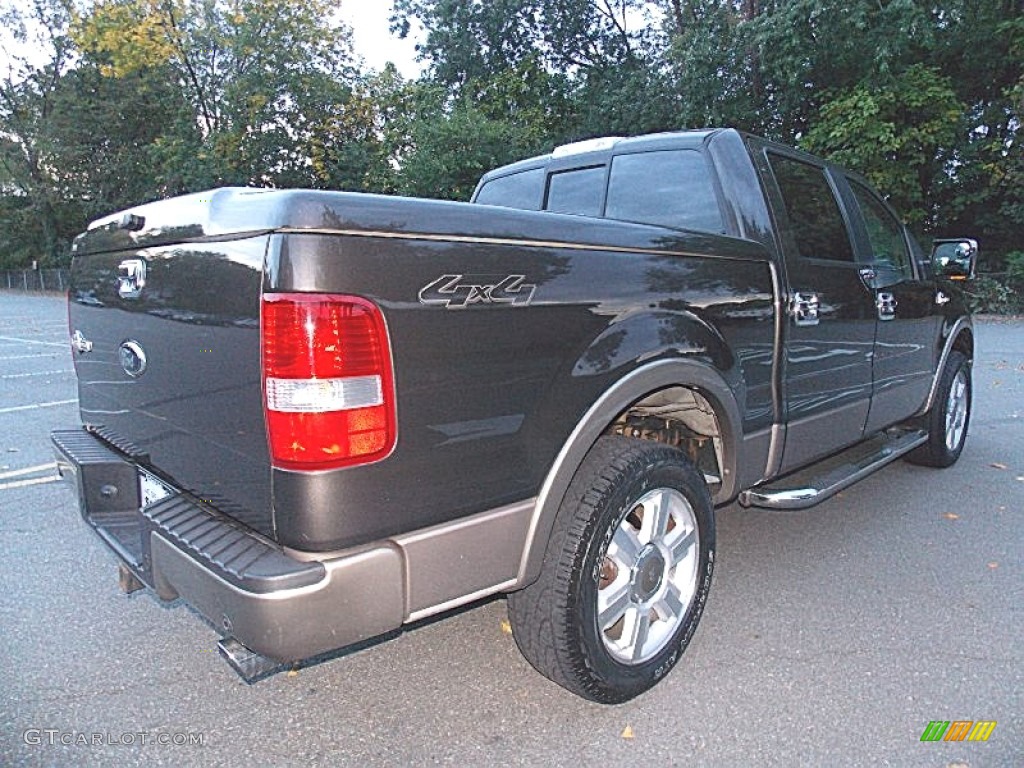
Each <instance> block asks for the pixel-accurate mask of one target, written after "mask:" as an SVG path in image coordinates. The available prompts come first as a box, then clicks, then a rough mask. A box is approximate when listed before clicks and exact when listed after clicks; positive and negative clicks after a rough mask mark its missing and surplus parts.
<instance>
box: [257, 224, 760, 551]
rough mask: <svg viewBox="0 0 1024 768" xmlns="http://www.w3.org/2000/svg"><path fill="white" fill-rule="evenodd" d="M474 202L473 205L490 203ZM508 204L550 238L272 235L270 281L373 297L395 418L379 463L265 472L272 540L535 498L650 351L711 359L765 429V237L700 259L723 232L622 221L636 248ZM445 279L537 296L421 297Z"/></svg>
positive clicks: (422, 522) (332, 543) (381, 531)
mask: <svg viewBox="0 0 1024 768" xmlns="http://www.w3.org/2000/svg"><path fill="white" fill-rule="evenodd" d="M474 208H475V210H474V212H473V215H474V216H477V217H486V216H487V215H488V210H490V211H492V212H496V211H498V209H488V208H487V207H486V206H476V207H474ZM466 210H467V211H468V210H470V209H468V208H467V209H466ZM500 215H501V216H503V217H505V218H508V217H509V216H515V215H516V214H512V213H510V212H507V211H504V212H500ZM519 215H521V216H523V217H524V221H523V227H522V230H523V231H530V230H529V227H528V224H529V221H527V220H526V219H530V217H537V216H540V217H542V219H541V220H544V221H547V222H551V221H552V218H554V219H557V220H559V221H560V222H561V223H560V224H559V226H560V227H561V230H562V237H561V238H560V241H559V242H554V241H552V240H551V239H548V238H545V239H544V240H539V241H528V240H522V241H517V240H511V239H497V238H478V237H465V238H459V237H449V238H440V237H436V236H416V235H409V236H400V235H399V236H396V235H394V234H392V233H374V232H371V231H359V232H355V231H353V230H347V231H346V232H345V233H326V232H320V233H299V232H297V233H289V234H286V235H277V236H274V237H273V238H272V242H271V248H270V251H269V253H268V262H267V265H266V269H265V285H264V289H265V290H272V291H324V292H335V293H348V294H352V295H359V296H364V297H366V298H369V299H371V300H372V301H374V302H376V303H377V304H378V305H379V306H381V307H382V309H383V311H384V315H385V318H386V321H387V324H388V329H389V334H390V338H391V344H392V350H393V356H394V365H395V376H396V390H397V406H398V423H399V428H398V444H397V447H396V449H395V451H394V453H393V454H392V455H391V456H390V457H389V458H387V459H385V460H383V461H380V462H378V463H376V464H373V465H368V466H362V467H356V468H352V469H346V470H339V471H332V472H326V473H320V474H316V475H309V474H297V473H292V472H287V471H282V470H275V471H274V478H273V485H274V503H275V519H276V525H277V533H278V537H279V539H280V540H281V541H282V543H284V544H286V545H289V546H292V547H295V548H297V549H302V550H328V549H336V548H342V547H345V546H350V545H354V544H360V543H363V542H366V541H371V540H373V539H377V538H381V537H384V536H388V535H393V534H397V533H400V532H403V531H409V530H414V529H420V528H423V527H425V526H429V525H432V524H437V523H442V522H446V521H449V520H453V519H456V518H459V517H462V516H465V515H469V514H472V513H475V512H481V511H484V510H488V509H493V508H496V507H499V506H502V505H504V504H509V503H513V502H516V501H521V500H523V499H528V498H531V497H532V496H535V495H536V494H537V492H538V490H539V488H540V486H541V484H542V482H543V480H544V477H545V475H546V473H547V472H548V470H549V469H550V467H551V465H552V462H553V461H554V459H555V456H556V455H557V453H558V451H559V449H560V448H561V446H562V444H563V443H564V441H565V440H566V438H567V437H568V435H569V434H570V433H571V432H572V430H573V428H574V427H575V426H576V424H577V423H578V421H579V420H580V418H581V417H582V416H583V414H584V413H585V412H586V411H587V409H588V408H589V407H590V405H591V404H593V403H594V402H595V401H596V400H597V399H598V398H599V397H600V395H601V394H602V393H603V392H604V391H606V390H607V389H608V388H609V387H610V386H612V384H614V383H615V382H616V381H618V380H619V379H620V378H622V377H623V376H625V375H626V374H627V373H629V372H630V371H632V370H634V369H635V368H636V367H638V366H639V365H641V364H643V363H645V362H650V361H654V360H658V359H663V358H671V357H680V356H684V357H691V358H695V359H699V360H701V361H703V362H705V363H707V364H708V365H710V366H712V367H714V368H715V369H716V370H718V371H719V372H720V373H721V375H722V377H723V379H724V380H725V381H726V382H727V384H728V386H729V388H730V389H731V390H732V392H733V393H734V395H735V397H736V400H737V403H738V405H739V410H740V412H741V414H742V416H743V425H742V429H743V431H744V432H745V433H746V432H752V431H755V430H759V429H763V428H766V427H768V426H769V425H770V423H771V420H772V398H771V381H772V372H773V368H772V349H773V338H774V314H773V294H772V280H771V273H770V268H769V265H768V262H767V258H768V257H767V254H766V253H765V252H764V250H763V249H760V248H757V247H754V246H752V245H751V244H749V243H741V242H740V241H729V242H730V243H732V247H733V248H734V250H735V251H736V252H738V253H740V254H742V255H743V257H744V258H713V257H705V256H698V255H696V251H697V250H698V248H699V249H704V248H707V249H709V250H711V251H712V252H714V251H728V250H729V247H730V246H729V245H728V244H726V245H725V246H723V245H722V243H721V242H719V241H727V240H728V239H727V238H707V237H703V236H695V235H683V234H681V233H672V231H670V230H661V229H657V228H650V227H636V226H634V225H622V226H621V230H622V232H623V233H625V234H624V235H623V238H622V239H624V240H628V239H630V238H632V239H633V240H634V241H635V242H636V245H637V247H636V248H632V249H629V248H626V247H625V246H619V247H616V248H614V249H613V248H610V247H608V246H598V245H595V244H591V245H587V244H586V243H583V244H579V245H573V244H572V243H578V242H579V240H580V239H586V238H585V237H582V236H581V237H574V235H582V233H583V232H584V231H585V229H586V227H587V226H588V225H589V224H590V223H591V220H587V219H583V218H576V217H561V216H554V217H553V215H551V214H526V213H523V214H519ZM602 226H604V227H608V226H609V225H608V224H604V225H602ZM686 254H690V255H686ZM444 276H458V283H457V284H458V285H460V286H474V285H475V286H478V287H480V288H486V287H487V286H491V285H495V284H498V283H501V281H502V280H503V279H505V278H508V277H510V276H522V277H523V287H522V290H520V292H519V293H520V294H522V293H523V292H525V291H526V290H527V288H529V287H530V286H532V287H533V290H532V297H531V298H530V300H529V302H528V303H527V302H526V301H522V300H520V301H516V302H515V303H493V302H488V301H485V300H478V301H475V302H473V303H469V304H466V303H465V301H464V300H463V299H457V300H455V301H453V302H449V304H448V305H447V306H446V305H445V304H444V303H443V302H440V301H438V299H439V298H440V297H439V296H437V295H436V293H435V292H434V291H428V292H427V293H424V289H425V288H427V287H428V286H432V285H434V286H435V287H436V284H437V281H438V279H439V278H442V277H444ZM421 294H422V297H421ZM465 296H466V294H465V293H463V298H464V297H465ZM476 296H477V298H478V299H480V292H477V294H476Z"/></svg>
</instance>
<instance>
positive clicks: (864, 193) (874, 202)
mask: <svg viewBox="0 0 1024 768" xmlns="http://www.w3.org/2000/svg"><path fill="white" fill-rule="evenodd" d="M850 189H852V190H853V196H854V197H855V198H857V205H858V206H859V207H860V212H861V215H862V216H863V218H864V226H865V227H867V230H868V241H869V242H870V243H871V262H872V264H873V265H874V266H875V267H876V268H880V269H883V270H889V271H892V272H896V273H899V274H901V275H904V276H906V277H910V276H911V275H912V274H913V271H912V267H911V265H910V254H909V253H908V252H907V241H906V238H904V237H903V227H902V226H901V225H900V223H899V221H897V220H896V217H895V216H893V215H892V213H891V212H890V211H889V209H888V208H886V207H885V206H884V205H882V202H881V201H880V200H879V199H878V198H877V197H875V195H874V194H873V193H872V192H871V191H870V190H868V189H867V188H866V187H864V186H863V185H862V184H858V183H857V182H855V181H851V182H850Z"/></svg>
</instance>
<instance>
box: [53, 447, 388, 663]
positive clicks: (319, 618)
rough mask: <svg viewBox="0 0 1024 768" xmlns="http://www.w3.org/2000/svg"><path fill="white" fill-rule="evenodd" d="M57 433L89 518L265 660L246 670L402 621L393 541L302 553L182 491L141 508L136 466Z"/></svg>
mask: <svg viewBox="0 0 1024 768" xmlns="http://www.w3.org/2000/svg"><path fill="white" fill-rule="evenodd" d="M52 439H53V445H54V451H55V454H56V458H57V465H58V471H59V472H60V474H61V476H62V477H64V479H65V480H66V481H68V482H69V483H70V484H71V485H73V486H74V488H75V490H76V492H77V494H78V498H79V506H80V509H81V513H82V516H83V518H85V520H86V521H87V522H88V523H89V524H90V525H91V526H92V527H93V528H94V529H95V530H96V532H97V533H98V534H99V535H100V536H101V538H102V539H103V541H104V542H106V543H107V544H108V545H109V546H110V548H111V549H112V550H113V551H114V553H115V554H117V556H118V557H119V558H120V559H121V561H122V563H123V564H124V565H125V566H126V567H127V568H128V569H129V570H130V571H131V573H132V574H134V575H135V576H136V577H137V578H138V579H139V580H140V581H142V582H143V583H144V584H145V585H146V586H148V587H150V588H151V589H153V590H154V591H155V592H156V593H157V595H158V596H159V597H160V598H161V599H163V600H174V599H176V598H178V597H180V598H182V599H184V601H185V602H187V603H188V604H189V605H191V606H192V607H193V608H195V609H196V610H197V611H199V613H201V614H202V615H203V616H204V617H205V618H206V619H207V620H208V621H209V622H210V623H211V624H213V625H214V626H215V627H216V628H218V629H219V630H220V632H221V633H222V634H223V635H224V636H225V637H228V638H232V639H235V640H236V641H237V644H240V645H241V646H244V647H245V648H246V649H247V650H248V652H250V653H252V654H258V655H259V656H262V657H266V659H265V660H263V661H261V662H259V663H258V664H255V665H254V664H252V663H249V664H247V665H246V664H243V665H241V666H242V667H245V668H246V669H247V671H248V672H250V673H253V672H255V673H261V672H263V671H265V670H267V669H269V668H270V666H271V664H270V662H271V661H272V660H273V661H277V662H290V661H299V660H302V659H306V658H309V657H312V656H317V655H319V654H322V653H325V652H327V651H332V650H335V649H337V648H340V647H344V646H346V645H351V644H354V643H358V642H360V641H363V640H366V639H368V638H371V637H374V636H376V635H380V634H383V633H385V632H388V631H390V630H393V629H396V628H397V627H399V626H401V624H402V621H403V619H404V616H405V594H404V583H405V580H404V565H403V558H402V554H401V551H400V549H399V548H398V546H397V545H394V544H389V543H382V544H379V545H373V546H368V547H364V548H360V549H357V550H353V551H351V552H348V553H345V554H343V555H340V556H336V557H332V558H330V559H324V560H322V561H321V560H308V561H307V560H298V559H296V558H293V557H291V556H289V555H288V554H287V553H286V552H285V551H284V550H283V549H281V548H280V547H278V546H277V545H275V544H274V543H273V542H270V541H268V540H266V539H265V538H263V537H262V536H259V535H258V534H256V533H254V532H252V531H250V530H249V529H248V528H246V527H245V526H243V525H242V524H241V523H238V522H236V521H234V520H232V519H231V518H228V517H226V516H224V515H223V514H221V513H220V512H218V511H217V510H215V509H213V508H212V507H210V506H209V505H206V504H204V503H202V502H200V501H198V500H196V499H194V498H192V497H191V496H189V495H188V494H185V493H181V492H176V493H174V494H172V495H171V496H168V497H167V498H164V499H161V500H160V501H157V502H155V503H153V504H150V505H149V506H148V507H145V508H143V509H139V503H140V501H139V500H140V489H139V467H138V466H137V465H136V464H134V463H133V462H131V461H130V460H128V459H127V458H126V457H125V456H123V455H121V454H119V453H118V452H117V451H115V450H113V449H112V448H111V447H110V446H108V445H106V444H104V443H103V442H102V441H101V440H100V439H99V438H98V437H96V436H95V435H93V434H90V433H89V432H86V431H85V430H69V431H58V432H54V433H53V435H52ZM231 647H233V646H231ZM234 655H235V656H236V657H237V656H239V654H237V653H236V654H234ZM233 666H235V668H236V669H239V665H238V664H233ZM250 667H251V669H250ZM239 671H240V672H241V670H239Z"/></svg>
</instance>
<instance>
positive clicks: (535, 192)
mask: <svg viewBox="0 0 1024 768" xmlns="http://www.w3.org/2000/svg"><path fill="white" fill-rule="evenodd" d="M543 192H544V169H543V168H531V169H529V170H526V171H519V172H518V173H510V174H508V175H507V176H498V177H497V178H495V179H491V180H490V181H488V182H487V183H486V184H484V185H483V186H482V187H480V191H479V192H478V193H477V196H476V201H475V202H477V203H480V204H481V205H501V206H504V207H505V208H521V209H523V210H526V211H539V210H540V207H541V204H542V203H543Z"/></svg>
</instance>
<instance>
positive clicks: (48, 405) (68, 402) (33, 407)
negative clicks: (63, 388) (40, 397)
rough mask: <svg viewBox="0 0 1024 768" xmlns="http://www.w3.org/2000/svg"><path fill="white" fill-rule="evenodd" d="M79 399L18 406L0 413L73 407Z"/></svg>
mask: <svg viewBox="0 0 1024 768" xmlns="http://www.w3.org/2000/svg"><path fill="white" fill-rule="evenodd" d="M77 402H78V399H77V398H75V399H74V400H54V401H53V402H52V403H34V404H32V405H16V406H14V407H13V408H0V413H15V412H17V411H34V410H36V409H37V408H55V407H57V406H58V405H71V404H72V403H77Z"/></svg>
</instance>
